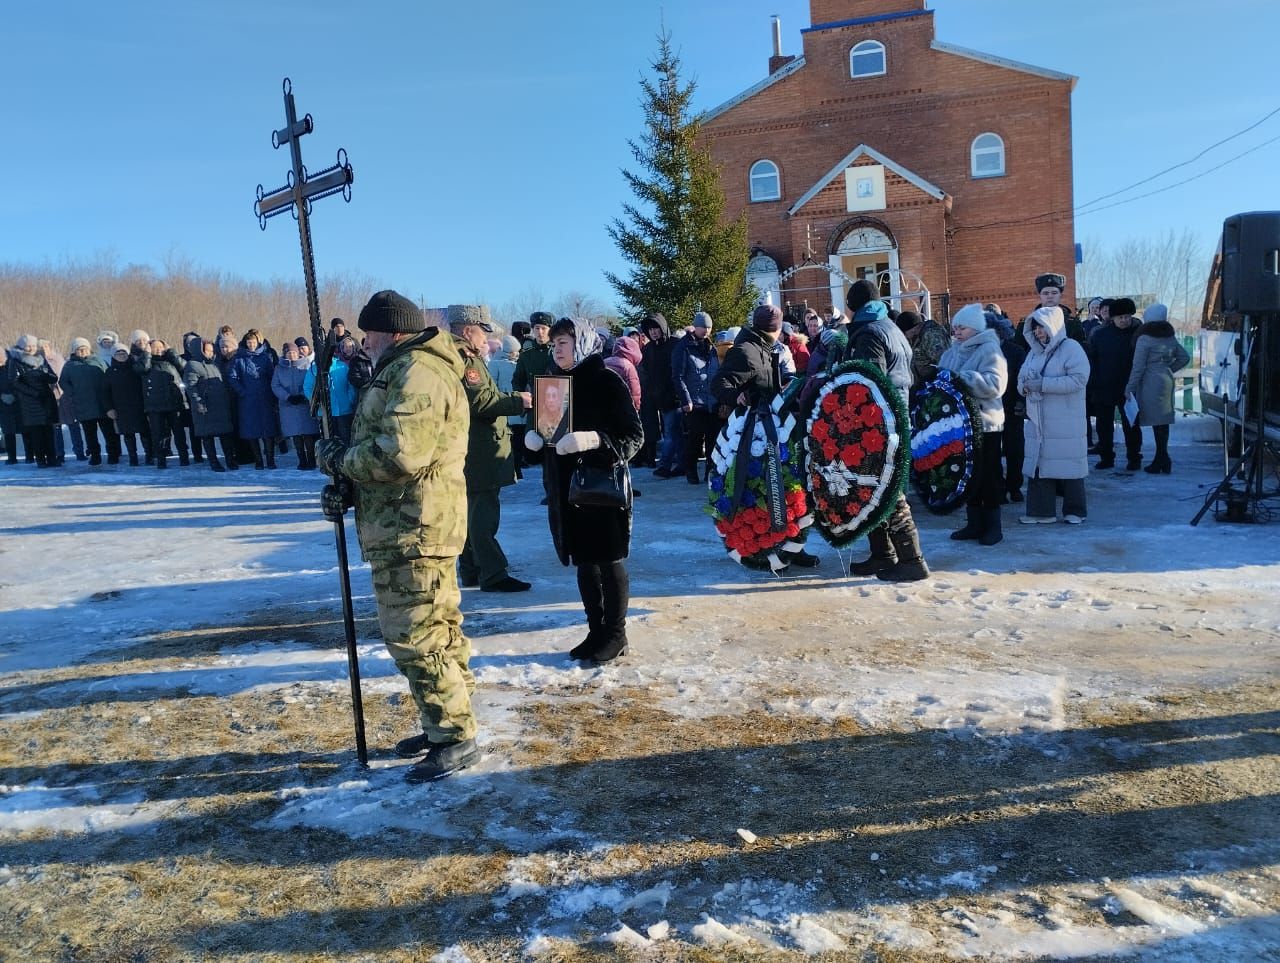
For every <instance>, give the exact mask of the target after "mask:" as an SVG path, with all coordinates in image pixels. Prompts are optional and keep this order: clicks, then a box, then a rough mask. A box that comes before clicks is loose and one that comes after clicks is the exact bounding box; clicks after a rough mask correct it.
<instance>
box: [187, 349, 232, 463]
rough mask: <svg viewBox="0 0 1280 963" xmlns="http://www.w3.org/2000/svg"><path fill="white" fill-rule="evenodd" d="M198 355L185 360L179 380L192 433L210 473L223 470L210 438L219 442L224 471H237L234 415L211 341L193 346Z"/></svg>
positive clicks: (228, 392)
mask: <svg viewBox="0 0 1280 963" xmlns="http://www.w3.org/2000/svg"><path fill="white" fill-rule="evenodd" d="M197 349H198V351H199V355H198V356H197V357H192V358H188V359H187V363H186V364H185V365H184V366H183V369H182V380H183V381H184V382H185V383H186V386H187V402H188V403H189V404H190V405H191V430H192V434H193V435H194V436H195V437H196V438H199V439H202V442H203V446H204V450H205V453H206V454H207V455H208V456H209V467H210V468H211V469H212V470H213V471H218V472H220V471H225V470H226V469H224V468H223V467H222V463H221V462H220V461H218V452H217V450H216V449H215V448H214V439H215V438H221V439H222V454H223V457H225V458H226V459H227V466H226V467H227V468H230V469H233V470H234V469H237V468H239V467H240V463H239V462H238V461H236V437H235V429H236V423H235V416H234V415H233V414H232V409H231V389H230V388H228V387H227V383H226V381H225V380H223V377H222V369H221V368H220V367H219V366H218V361H217V358H216V357H215V354H216V352H215V351H214V342H213V341H211V340H210V339H209V338H203V339H201V341H200V344H199V345H198V346H197Z"/></svg>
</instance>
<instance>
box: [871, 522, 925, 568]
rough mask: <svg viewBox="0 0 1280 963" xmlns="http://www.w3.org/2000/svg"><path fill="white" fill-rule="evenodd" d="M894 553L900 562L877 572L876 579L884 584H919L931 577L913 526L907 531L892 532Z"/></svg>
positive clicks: (918, 537)
mask: <svg viewBox="0 0 1280 963" xmlns="http://www.w3.org/2000/svg"><path fill="white" fill-rule="evenodd" d="M889 537H890V538H891V539H892V540H893V548H894V551H896V552H897V553H898V561H896V562H895V563H894V564H893V565H890V566H889V567H888V568H885V569H881V570H880V571H878V572H876V578H878V579H880V580H881V581H883V582H919V581H920V580H921V579H926V578H928V577H929V566H928V565H926V564H925V562H924V553H923V552H921V551H920V536H919V534H918V533H917V532H916V529H915V525H914V524H913V525H912V526H911V527H910V528H909V529H908V530H906V531H892V530H891V531H890V532H889Z"/></svg>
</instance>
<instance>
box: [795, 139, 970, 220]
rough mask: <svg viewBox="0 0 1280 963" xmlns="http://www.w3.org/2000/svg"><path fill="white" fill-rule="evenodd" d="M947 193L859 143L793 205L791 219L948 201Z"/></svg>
mask: <svg viewBox="0 0 1280 963" xmlns="http://www.w3.org/2000/svg"><path fill="white" fill-rule="evenodd" d="M946 199H947V194H946V192H945V191H944V190H942V188H940V187H938V186H936V185H934V184H931V183H930V182H929V181H927V180H925V179H924V178H923V177H921V176H920V175H918V174H916V173H914V172H913V171H911V170H908V169H907V168H906V167H903V166H902V165H901V164H899V163H897V162H896V161H894V160H892V159H890V158H888V157H886V156H885V155H884V154H881V153H880V152H879V151H877V150H875V149H874V148H871V147H868V146H867V145H866V144H859V145H858V146H857V147H855V148H854V149H853V150H852V151H851V152H850V153H849V154H847V155H845V157H843V158H842V159H841V160H840V162H839V163H838V164H836V165H835V166H834V167H832V168H831V170H829V171H828V172H827V173H826V174H824V175H823V176H822V177H821V178H820V179H819V180H818V181H817V183H815V184H814V185H813V186H812V187H810V188H809V189H808V190H807V191H805V193H804V194H802V195H801V196H800V198H799V199H798V200H797V201H796V202H795V203H794V204H793V205H792V206H791V209H790V210H789V211H788V212H787V213H788V214H790V215H791V216H793V217H794V216H795V215H797V214H799V213H800V212H801V211H802V210H803V211H804V212H805V213H807V214H818V213H832V212H837V211H845V212H867V211H883V210H886V209H888V208H891V207H906V206H915V205H919V204H922V203H924V204H927V203H934V202H945V200H946Z"/></svg>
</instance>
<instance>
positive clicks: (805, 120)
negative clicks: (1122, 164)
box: [703, 0, 1074, 317]
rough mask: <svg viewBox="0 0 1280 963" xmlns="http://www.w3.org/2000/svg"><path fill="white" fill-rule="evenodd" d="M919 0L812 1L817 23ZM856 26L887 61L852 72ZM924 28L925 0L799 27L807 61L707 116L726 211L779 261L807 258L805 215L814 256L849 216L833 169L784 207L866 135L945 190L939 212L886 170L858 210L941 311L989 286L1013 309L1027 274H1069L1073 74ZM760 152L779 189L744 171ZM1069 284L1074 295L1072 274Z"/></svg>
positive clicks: (1018, 310) (1026, 303)
mask: <svg viewBox="0 0 1280 963" xmlns="http://www.w3.org/2000/svg"><path fill="white" fill-rule="evenodd" d="M918 7H919V5H918V4H913V3H912V2H910V0H886V2H884V3H879V2H876V0H812V7H811V9H812V14H813V22H814V23H823V22H831V21H838V20H845V19H850V18H856V17H860V16H873V15H876V14H878V13H897V12H902V11H907V10H918ZM865 11H870V13H867V12H865ZM820 17H821V18H825V19H820ZM866 39H874V40H878V41H880V42H882V43H884V44H885V46H886V48H887V57H886V61H887V73H886V75H885V76H881V77H871V78H859V79H856V80H855V79H852V78H850V77H849V70H848V51H849V49H850V48H851V47H852V46H853V45H854V44H856V43H858V42H859V41H861V40H866ZM933 39H934V29H933V16H932V14H930V13H928V12H918V13H916V14H915V15H912V16H906V17H899V18H894V19H890V20H883V21H874V22H872V23H867V24H856V25H851V26H845V27H837V28H833V29H829V30H817V31H811V32H807V33H804V34H803V43H804V58H805V63H804V64H803V66H801V67H799V68H798V69H795V70H794V71H793V72H792V73H790V74H789V75H787V76H785V77H784V78H782V79H780V80H779V81H777V82H776V83H774V84H773V85H772V86H770V87H768V88H766V89H765V90H763V91H761V92H759V93H757V94H756V95H755V96H753V97H750V98H748V99H746V100H744V101H743V102H741V103H739V104H736V105H734V106H733V107H731V108H729V109H728V110H727V111H725V112H724V113H722V114H720V115H718V116H716V117H714V118H712V119H711V120H710V121H709V122H708V123H707V124H706V125H705V127H704V135H703V136H704V138H705V142H706V143H707V144H708V145H709V147H710V149H711V152H712V156H713V158H714V160H715V161H716V163H717V164H718V165H719V166H720V170H721V179H722V184H723V187H724V189H725V195H726V200H727V205H726V214H727V215H728V216H730V217H733V216H736V215H737V214H738V213H740V212H741V211H743V210H745V211H746V212H747V218H748V223H749V232H748V236H749V240H750V241H751V242H752V243H753V244H757V245H759V246H760V247H761V248H762V249H763V250H765V251H766V252H767V253H768V254H770V255H771V256H772V257H774V258H775V259H776V260H777V261H778V262H779V266H780V267H781V268H782V269H785V268H786V267H788V266H789V264H790V263H796V262H797V261H798V260H799V259H801V258H802V257H803V253H804V249H805V238H806V227H805V225H806V223H811V225H812V231H813V234H814V249H815V252H817V254H819V255H821V256H824V257H825V254H826V250H827V247H828V243H829V241H830V240H831V239H830V236H829V232H830V231H831V230H834V229H835V228H836V227H838V226H839V224H841V223H843V222H845V221H847V220H848V219H849V218H850V217H853V216H854V215H853V214H851V213H849V212H847V211H845V210H844V181H843V178H841V177H837V178H836V180H835V181H833V182H832V184H830V185H828V187H827V188H826V189H825V190H823V191H822V192H821V193H820V194H819V195H818V196H816V197H814V198H813V199H811V200H810V201H809V202H808V204H807V205H806V206H805V208H804V209H803V210H801V211H800V212H798V213H797V214H796V216H795V217H794V218H792V217H788V215H787V211H788V209H789V208H790V207H791V206H792V205H793V204H794V203H795V202H796V201H797V200H798V199H799V198H800V197H801V196H802V195H803V194H804V193H805V192H807V191H808V190H809V189H810V188H811V187H812V186H813V185H814V184H816V183H817V182H818V181H819V180H820V179H821V178H822V177H823V176H824V175H826V174H827V173H828V172H829V171H830V170H831V169H832V168H833V167H834V165H836V164H837V163H839V161H840V160H841V159H842V158H843V157H845V156H846V155H847V154H849V153H850V152H851V151H852V150H853V149H854V148H855V147H857V146H858V145H859V144H866V145H867V146H868V147H871V148H873V149H874V150H876V151H878V152H880V153H881V154H883V155H885V156H886V157H887V158H888V159H890V160H892V161H894V162H895V163H897V164H899V165H901V166H902V167H904V168H906V169H908V170H909V171H911V172H912V173H914V174H915V175H917V176H918V177H921V178H924V179H925V180H927V181H929V182H930V183H932V184H934V185H935V186H937V187H938V188H940V189H941V190H943V191H945V192H946V193H947V194H948V195H950V197H951V209H950V211H949V212H945V213H944V212H943V207H944V204H943V202H942V201H936V200H934V199H933V198H932V197H930V196H929V195H927V194H925V193H924V192H922V191H920V190H918V189H916V188H915V187H914V186H913V185H911V184H910V183H909V182H907V181H905V180H903V179H902V178H899V177H897V176H896V175H895V174H893V173H892V172H891V171H889V170H886V175H887V177H886V188H887V197H886V200H887V202H888V209H887V210H883V211H873V212H868V213H869V216H871V217H874V218H876V219H879V220H882V221H883V222H884V223H885V224H887V225H888V226H889V227H890V228H891V230H892V231H893V233H894V234H895V235H896V236H897V237H898V242H899V257H900V260H901V266H902V267H903V268H904V269H906V270H910V271H913V272H916V273H920V274H921V275H922V277H923V278H924V280H925V282H926V283H927V284H928V285H929V287H930V289H931V290H932V291H934V292H935V293H940V292H941V291H943V290H947V289H949V290H950V292H951V297H952V301H951V304H952V310H953V311H954V310H955V309H956V308H958V307H959V306H960V305H962V304H964V303H968V302H969V301H992V300H994V301H999V302H1000V303H1001V305H1002V306H1003V307H1004V308H1005V310H1006V311H1008V313H1009V314H1010V316H1011V317H1017V316H1019V315H1021V314H1025V313H1026V312H1028V311H1029V310H1030V309H1031V308H1032V307H1034V305H1035V304H1036V303H1037V299H1036V295H1035V288H1034V285H1033V283H1032V281H1033V279H1034V277H1035V276H1036V275H1037V274H1039V273H1041V272H1044V271H1059V272H1061V273H1063V274H1065V275H1067V277H1068V278H1069V279H1070V278H1071V277H1072V275H1073V273H1074V271H1073V262H1074V222H1073V218H1072V216H1071V208H1072V203H1073V197H1072V184H1071V178H1072V164H1071V81H1069V80H1063V79H1055V78H1050V77H1044V76H1040V75H1038V74H1032V73H1027V72H1025V71H1021V70H1015V69H1011V68H1008V67H1004V66H1001V65H997V64H992V63H988V62H983V61H979V60H974V59H971V58H968V57H964V56H960V55H956V54H952V53H948V52H945V51H940V50H934V49H932V48H931V46H930V44H931V43H932V41H933ZM762 62H763V60H762ZM988 131H990V132H994V133H996V134H999V135H1000V136H1001V137H1002V138H1003V140H1004V143H1005V163H1006V174H1005V176H1004V177H994V178H979V179H975V178H973V177H971V176H970V145H971V144H972V142H973V139H974V138H975V137H976V136H978V135H979V134H981V133H984V132H988ZM761 158H767V159H769V160H772V161H773V162H775V163H776V164H777V165H778V167H779V170H780V172H781V177H782V195H783V196H782V200H779V201H769V202H765V203H750V202H749V194H748V173H747V172H748V170H749V169H750V167H751V165H752V163H754V162H755V161H757V160H759V159H761ZM860 162H870V161H869V159H866V158H863V159H862V161H860ZM1044 215H1049V216H1044ZM820 225H822V227H821V230H820ZM797 239H798V246H797ZM1068 289H1069V290H1068V291H1067V292H1066V295H1065V296H1064V299H1063V300H1064V301H1066V302H1067V303H1070V299H1071V298H1073V297H1074V290H1073V283H1072V282H1071V281H1068ZM935 306H936V303H935Z"/></svg>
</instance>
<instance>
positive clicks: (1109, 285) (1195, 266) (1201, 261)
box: [1076, 230, 1213, 333]
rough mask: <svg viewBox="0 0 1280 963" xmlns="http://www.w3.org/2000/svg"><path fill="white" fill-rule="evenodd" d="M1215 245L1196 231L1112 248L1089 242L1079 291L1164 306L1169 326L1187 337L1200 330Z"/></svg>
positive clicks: (1171, 233) (1078, 279)
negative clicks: (1205, 289)
mask: <svg viewBox="0 0 1280 963" xmlns="http://www.w3.org/2000/svg"><path fill="white" fill-rule="evenodd" d="M1212 253H1213V252H1212V249H1211V246H1210V245H1209V244H1207V243H1205V241H1204V240H1203V238H1201V237H1199V236H1197V235H1196V234H1194V233H1192V232H1191V231H1188V230H1184V231H1183V232H1182V233H1181V234H1178V233H1175V232H1174V231H1169V232H1168V233H1167V234H1165V235H1164V236H1157V237H1140V238H1130V239H1128V240H1124V241H1120V242H1116V243H1112V244H1108V243H1106V242H1104V241H1101V240H1099V239H1097V238H1092V239H1088V240H1086V241H1085V242H1084V255H1085V256H1084V263H1083V264H1081V265H1079V266H1078V267H1077V268H1076V291H1077V293H1078V296H1079V297H1080V298H1082V299H1084V298H1090V297H1094V296H1102V297H1121V296H1124V297H1133V298H1135V299H1137V300H1138V301H1139V303H1140V304H1142V303H1146V304H1150V303H1152V302H1154V301H1161V302H1163V303H1164V304H1166V305H1168V307H1169V321H1170V322H1171V323H1172V324H1173V326H1174V327H1175V328H1177V329H1178V330H1179V331H1182V332H1184V333H1189V332H1191V331H1193V330H1195V328H1196V327H1198V325H1199V319H1200V307H1201V304H1202V303H1203V301H1204V286H1205V283H1206V281H1207V279H1208V272H1209V262H1210V258H1211V256H1212Z"/></svg>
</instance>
